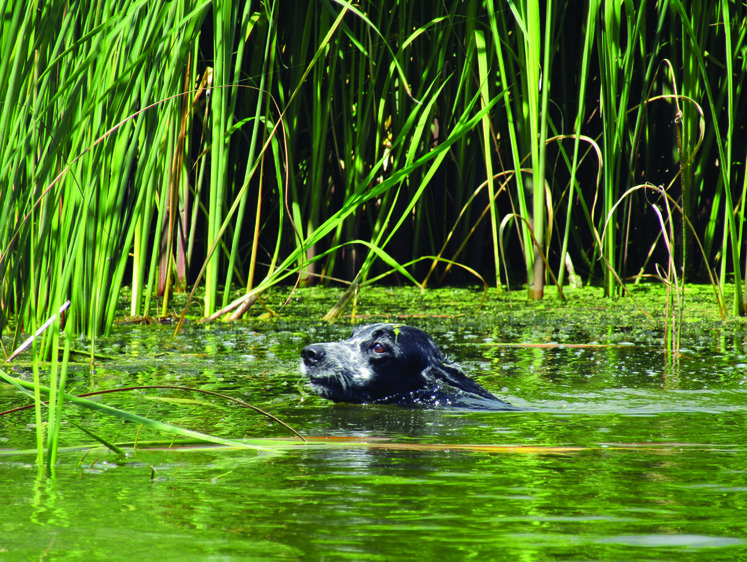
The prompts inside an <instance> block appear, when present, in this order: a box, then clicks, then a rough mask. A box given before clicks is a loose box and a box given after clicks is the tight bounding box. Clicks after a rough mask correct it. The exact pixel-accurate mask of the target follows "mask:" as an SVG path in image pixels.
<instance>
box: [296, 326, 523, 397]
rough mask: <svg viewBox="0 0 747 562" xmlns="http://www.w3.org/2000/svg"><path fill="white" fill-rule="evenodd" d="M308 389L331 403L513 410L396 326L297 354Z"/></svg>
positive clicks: (424, 337)
mask: <svg viewBox="0 0 747 562" xmlns="http://www.w3.org/2000/svg"><path fill="white" fill-rule="evenodd" d="M301 359H302V361H301V371H302V372H303V373H304V374H305V375H306V376H307V377H308V379H309V382H310V385H311V389H312V390H313V391H314V392H316V393H317V394H319V395H320V396H322V397H324V398H328V399H330V400H332V401H334V402H348V403H351V404H400V405H406V406H424V407H429V406H447V407H448V406H451V407H456V408H479V409H488V410H516V409H518V408H515V407H514V406H512V405H511V404H508V403H507V402H503V401H502V400H499V399H498V398H496V397H495V396H493V395H492V394H491V393H490V392H488V391H487V390H485V389H484V388H483V387H481V386H480V385H479V384H477V383H476V382H475V381H473V380H472V379H471V378H469V377H468V376H467V375H465V374H464V372H463V371H462V370H461V368H459V366H458V365H456V364H454V363H452V362H451V361H449V360H448V359H446V357H444V355H443V353H441V350H440V349H439V348H438V345H436V342H434V341H433V339H432V338H431V337H430V336H429V335H428V334H427V333H426V332H424V331H423V330H419V329H418V328H412V327H410V326H402V325H397V324H372V325H369V326H361V327H359V328H356V330H355V331H354V332H353V335H352V336H351V337H350V338H349V339H347V340H345V341H342V342H331V343H315V344H312V345H309V346H307V347H305V348H303V350H302V351H301Z"/></svg>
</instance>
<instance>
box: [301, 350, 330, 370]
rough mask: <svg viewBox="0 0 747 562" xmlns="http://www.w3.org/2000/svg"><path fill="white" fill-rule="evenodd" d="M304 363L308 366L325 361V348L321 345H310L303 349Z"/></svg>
mask: <svg viewBox="0 0 747 562" xmlns="http://www.w3.org/2000/svg"><path fill="white" fill-rule="evenodd" d="M301 357H302V358H303V363H304V365H306V366H307V367H312V366H314V365H318V364H319V363H322V362H323V361H324V348H323V347H322V346H321V345H309V346H306V347H304V348H303V349H302V350H301Z"/></svg>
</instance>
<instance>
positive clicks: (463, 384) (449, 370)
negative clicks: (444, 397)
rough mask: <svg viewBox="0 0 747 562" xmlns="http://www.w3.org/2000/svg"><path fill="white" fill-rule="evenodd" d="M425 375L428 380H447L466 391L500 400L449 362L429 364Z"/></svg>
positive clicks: (448, 382) (447, 382)
mask: <svg viewBox="0 0 747 562" xmlns="http://www.w3.org/2000/svg"><path fill="white" fill-rule="evenodd" d="M423 377H425V379H426V380H427V381H433V382H445V383H446V384H448V385H449V386H453V387H454V388H458V389H460V390H463V391H465V392H471V393H472V394H477V395H478V396H482V397H483V398H488V399H490V400H498V399H497V398H496V397H495V396H493V395H492V394H490V393H489V392H488V391H487V390H485V389H484V388H483V387H481V386H480V385H479V384H477V383H476V382H475V381H473V380H472V379H471V378H469V377H468V376H467V375H465V374H464V373H463V372H462V370H461V369H460V368H458V367H456V366H454V365H450V364H448V363H441V364H438V365H431V366H429V367H428V368H427V369H425V370H424V371H423Z"/></svg>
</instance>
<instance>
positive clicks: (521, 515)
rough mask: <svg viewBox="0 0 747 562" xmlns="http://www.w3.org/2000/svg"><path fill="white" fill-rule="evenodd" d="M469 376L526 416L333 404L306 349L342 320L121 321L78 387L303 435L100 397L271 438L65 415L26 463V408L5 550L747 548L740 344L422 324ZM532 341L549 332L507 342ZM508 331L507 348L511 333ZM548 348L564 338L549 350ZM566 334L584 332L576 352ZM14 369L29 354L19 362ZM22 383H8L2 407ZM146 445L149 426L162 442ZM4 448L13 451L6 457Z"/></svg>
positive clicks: (12, 431) (588, 554)
mask: <svg viewBox="0 0 747 562" xmlns="http://www.w3.org/2000/svg"><path fill="white" fill-rule="evenodd" d="M419 325H420V326H421V327H423V328H426V329H428V330H429V331H430V332H431V333H432V334H433V335H434V337H435V338H436V340H437V341H438V342H439V344H440V345H441V346H442V348H443V349H444V350H445V351H446V353H447V354H448V355H449V356H450V357H452V358H456V359H459V361H460V362H461V363H462V364H463V365H464V367H465V369H466V371H467V372H468V373H470V374H471V375H473V376H474V377H475V378H476V379H477V380H478V381H479V382H480V384H482V385H483V386H485V387H486V388H487V389H489V390H490V391H491V392H493V393H495V394H496V396H498V397H500V398H501V399H505V400H507V401H509V402H511V403H512V404H514V405H516V406H519V407H521V408H523V410H522V411H509V412H480V411H464V410H447V409H417V408H400V407H395V406H350V405H333V404H331V403H329V402H326V401H324V400H321V399H319V398H318V397H316V396H313V395H310V394H309V393H308V392H306V390H305V388H304V384H303V381H302V379H301V377H300V374H299V372H298V361H299V357H298V353H299V350H300V349H301V348H302V347H303V346H305V345H308V344H309V343H312V342H314V341H330V340H332V339H342V338H344V337H347V335H348V334H349V328H348V327H345V326H327V325H323V326H322V325H312V326H309V325H305V324H301V323H297V324H293V323H276V324H274V325H257V326H248V325H235V326H229V327H216V326H211V327H204V326H193V327H190V328H189V329H188V331H187V332H186V333H185V334H184V335H183V336H181V337H180V338H178V339H177V340H173V339H171V338H170V334H169V333H168V332H167V330H166V329H164V328H154V327H148V328H128V329H126V330H125V329H122V330H121V331H120V332H118V333H117V334H116V335H115V336H114V337H112V338H111V339H109V340H105V341H101V342H99V344H98V348H97V350H98V351H99V352H100V353H101V354H102V355H105V356H107V357H109V358H110V359H109V360H106V361H104V360H102V361H99V362H97V364H96V366H95V368H94V369H90V368H89V367H88V366H87V365H85V364H79V365H76V366H75V368H74V369H73V372H72V373H71V376H70V385H71V391H73V392H84V391H90V390H91V389H99V388H113V387H121V386H134V385H145V384H174V385H177V384H178V385H184V386H193V387H199V388H205V389H209V390H215V391H219V392H223V393H227V394H230V395H233V396H236V397H238V398H241V399H243V400H247V401H249V402H251V403H253V404H255V405H257V406H259V407H262V408H264V409H266V410H268V411H270V412H272V413H273V414H275V415H277V416H279V417H280V418H281V419H283V420H284V421H286V422H287V423H289V424H290V425H292V426H293V427H295V428H296V429H298V430H300V431H301V432H302V433H303V434H304V435H306V436H308V437H315V438H317V439H315V440H312V441H311V442H310V443H308V444H301V443H300V442H297V441H293V440H292V439H290V438H288V435H287V432H285V431H284V430H283V429H282V428H280V427H278V426H277V425H276V424H273V423H271V422H270V421H268V420H266V419H264V418H262V417H261V416H257V415H256V414H253V413H250V412H248V411H247V410H243V409H240V408H237V407H234V406H232V405H230V404H221V403H220V402H219V401H215V400H213V399H209V400H207V399H203V398H199V399H196V398H195V397H194V396H185V395H183V394H179V393H177V392H167V391H149V392H140V393H137V394H134V393H133V394H126V395H121V394H120V395H117V396H113V395H112V396H107V397H106V398H102V400H104V401H105V402H107V403H110V404H112V405H115V406H119V407H122V408H125V409H129V410H132V411H137V412H139V413H142V414H143V415H149V416H152V417H154V418H156V419H163V420H168V421H170V422H171V423H175V424H181V425H183V426H184V427H190V428H193V429H197V430H201V431H208V432H210V433H213V434H217V435H223V436H229V437H242V436H243V437H247V438H267V439H268V441H267V442H268V443H269V442H270V440H272V439H276V438H280V437H281V438H283V441H278V442H280V443H286V445H282V446H279V447H278V448H277V449H276V450H275V452H272V451H270V452H263V453H259V454H257V453H254V452H246V451H237V450H232V449H227V448H221V447H206V446H194V445H193V444H187V443H175V444H171V443H170V442H169V441H163V436H159V435H139V434H138V428H137V427H134V426H133V425H132V424H122V423H121V422H117V421H112V420H110V419H106V418H104V417H101V416H98V415H94V414H91V413H89V412H78V411H75V410H71V411H70V412H69V415H70V416H71V419H73V420H74V421H76V422H77V423H80V424H82V425H84V426H85V427H87V428H88V429H90V430H95V431H97V432H100V433H101V434H102V435H103V436H105V437H107V438H110V439H112V440H115V441H118V442H132V441H134V440H135V438H138V439H140V441H141V445H142V448H139V449H137V450H133V448H132V447H131V446H130V447H129V449H128V451H129V455H128V457H127V458H119V457H117V456H116V455H113V454H111V453H107V452H106V451H105V450H103V449H102V448H100V447H99V448H95V449H90V448H88V447H84V448H76V447H80V446H82V445H86V446H88V445H90V444H91V442H90V438H88V437H87V436H85V435H83V434H82V433H78V432H77V431H76V430H75V429H73V428H72V427H66V428H65V429H64V431H63V447H67V449H66V452H63V454H62V455H61V461H60V463H59V466H58V467H57V475H56V477H55V478H53V479H50V478H43V477H38V475H37V470H36V468H35V467H34V466H33V465H32V462H33V460H32V459H33V457H32V456H30V455H24V454H20V453H18V449H22V448H26V447H32V446H33V435H34V432H33V425H32V424H33V418H32V416H31V415H30V414H26V413H22V414H17V415H14V416H5V417H3V418H0V447H2V448H3V449H2V450H0V486H2V489H3V495H4V498H5V499H4V507H3V515H2V516H0V559H5V558H7V559H9V560H10V559H19V560H20V559H29V558H35V559H38V558H40V557H44V558H46V559H54V560H65V559H77V558H79V557H80V556H82V555H83V554H84V553H85V555H87V556H89V557H92V558H100V559H109V560H116V559H129V560H131V559H145V558H149V559H164V560H172V559H216V558H221V559H237V560H238V559H246V558H250V559H251V558H255V559H267V558H290V559H326V558H334V559H338V558H352V559H372V560H377V559H378V560H388V559H444V560H450V559H465V558H469V557H473V558H478V559H498V558H503V559H513V558H519V557H523V558H528V559H547V558H553V557H566V558H584V559H588V558H598V559H607V558H611V559H692V560H701V559H719V558H735V557H736V558H738V557H740V556H745V555H747V531H745V527H744V516H745V513H746V512H747V470H746V469H745V467H747V443H746V441H747V439H746V438H745V432H744V428H745V427H747V391H746V388H745V370H746V369H747V367H746V365H747V359H746V357H747V355H745V351H744V344H743V343H741V344H740V343H739V342H744V338H743V337H742V339H739V337H738V336H737V337H735V338H734V340H732V341H731V342H730V343H727V344H724V341H723V339H722V340H718V339H716V340H714V338H711V337H702V338H700V339H699V338H696V337H693V338H690V339H689V340H688V341H687V344H688V346H689V348H688V350H687V351H686V352H685V353H684V354H683V356H682V357H680V358H679V359H678V361H677V362H676V363H675V364H669V365H667V364H666V361H665V358H664V355H663V353H662V351H661V349H660V347H658V346H657V345H656V341H657V340H656V334H655V333H653V334H652V333H650V332H644V331H641V332H640V333H635V334H633V333H631V332H627V333H622V334H621V332H619V331H614V330H610V331H608V332H607V334H608V336H605V337H597V336H596V335H591V334H589V333H584V332H583V331H582V330H579V329H578V328H575V329H567V330H566V329H565V328H563V329H559V328H558V326H557V325H552V324H550V325H542V326H537V325H534V326H530V327H526V328H523V329H522V328H521V327H520V326H518V325H510V324H505V325H503V326H502V327H498V326H496V325H487V324H482V325H480V324H476V323H471V322H469V321H463V322H461V323H460V324H458V325H454V324H453V323H450V324H448V325H447V324H437V323H435V322H433V321H431V322H429V321H423V322H422V323H420V324H419ZM522 343H531V344H537V343H543V344H548V343H549V344H551V345H549V346H547V347H542V348H538V347H528V346H521V345H515V344H522ZM507 344H514V345H507ZM556 344H557V345H556ZM564 344H574V345H575V344H583V346H582V347H573V346H572V345H564ZM22 372H24V367H23V365H21V366H20V367H19V370H18V371H17V373H22ZM18 402H19V397H18V395H16V394H15V393H14V392H12V391H11V390H9V389H8V388H7V387H0V408H2V409H5V408H7V407H10V406H11V405H17V404H18ZM149 440H158V443H157V445H158V446H157V447H156V446H155V445H156V444H155V443H154V444H153V445H154V446H149V445H148V441H149ZM9 450H11V452H12V454H11V452H9Z"/></svg>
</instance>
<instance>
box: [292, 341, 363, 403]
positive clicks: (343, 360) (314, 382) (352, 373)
mask: <svg viewBox="0 0 747 562" xmlns="http://www.w3.org/2000/svg"><path fill="white" fill-rule="evenodd" d="M321 345H323V346H324V358H323V359H322V360H321V361H320V362H319V363H318V364H316V365H313V366H308V365H306V364H305V363H304V362H303V361H301V372H302V373H303V374H305V375H306V376H307V377H309V380H310V382H311V386H312V387H313V388H314V389H315V391H316V392H317V393H318V394H321V395H322V396H324V395H325V394H326V392H325V390H327V389H328V388H329V387H331V386H338V387H339V388H340V389H342V391H343V392H347V391H348V390H349V389H350V388H355V387H360V386H365V385H366V384H367V383H368V382H369V381H370V380H371V379H372V378H373V376H374V373H373V371H372V370H371V367H370V366H369V364H368V360H367V359H366V357H365V356H364V353H363V352H362V351H361V349H360V346H359V345H357V343H356V342H354V341H346V342H333V343H325V344H321ZM330 390H331V389H330Z"/></svg>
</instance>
